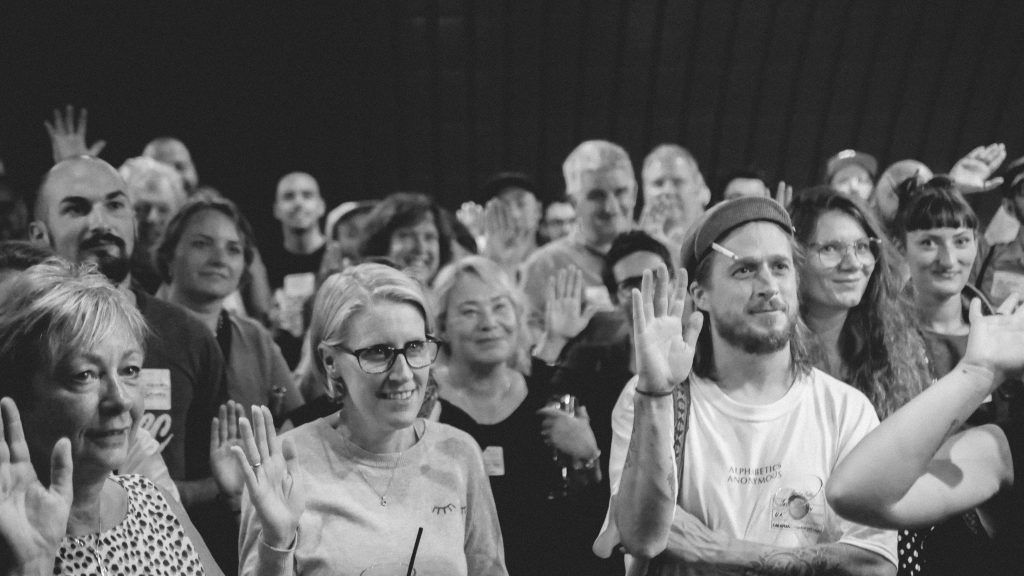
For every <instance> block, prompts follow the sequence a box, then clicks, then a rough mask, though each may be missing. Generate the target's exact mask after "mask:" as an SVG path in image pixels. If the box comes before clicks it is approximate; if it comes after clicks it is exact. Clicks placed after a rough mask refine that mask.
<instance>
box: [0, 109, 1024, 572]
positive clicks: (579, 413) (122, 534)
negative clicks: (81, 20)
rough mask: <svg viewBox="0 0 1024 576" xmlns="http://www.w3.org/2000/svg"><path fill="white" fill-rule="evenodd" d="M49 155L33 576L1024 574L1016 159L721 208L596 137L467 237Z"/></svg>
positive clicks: (13, 447)
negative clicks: (553, 191)
mask: <svg viewBox="0 0 1024 576" xmlns="http://www.w3.org/2000/svg"><path fill="white" fill-rule="evenodd" d="M46 128H47V132H48V134H49V136H50V139H51V142H52V144H53V161H54V164H53V167H52V168H50V170H49V171H48V172H47V173H46V174H45V176H44V177H43V178H42V181H41V184H40V185H39V187H38V189H37V190H32V191H29V192H28V193H25V194H19V193H17V192H16V191H13V190H11V189H10V188H9V187H7V186H6V185H2V186H0V188H2V190H0V192H2V194H0V200H2V201H3V202H4V203H5V206H4V211H3V218H2V220H0V225H2V227H3V230H2V231H0V232H2V233H0V238H3V240H2V241H0V365H2V366H4V368H5V370H4V371H3V374H2V375H0V398H2V400H0V416H2V417H0V573H2V574H9V575H19V576H24V575H29V574H32V575H42V574H76V575H77V574H110V575H117V574H222V573H236V572H237V573H239V574H259V575H291V574H346V575H347V574H351V575H374V574H376V575H385V574H405V575H406V576H408V575H410V574H419V575H421V576H427V575H504V574H511V575H513V576H517V575H526V576H529V575H540V574H544V575H563V574H565V575H568V574H573V575H577V574H583V575H597V576H600V575H612V574H628V575H631V576H638V575H645V574H646V575H652V576H653V575H674V574H707V573H714V574H889V575H892V574H900V575H908V576H909V575H945V574H1017V573H1020V571H1021V570H1022V569H1024V488H1022V484H1024V483H1022V482H1021V481H1020V480H1019V479H1018V477H1019V476H1021V475H1022V474H1024V420H1022V418H1024V412H1022V407H1024V396H1022V387H1024V385H1022V384H1021V376H1022V373H1024V227H1022V226H1021V223H1022V222H1024V158H1022V159H1021V160H1018V161H1015V162H1010V163H1008V164H1007V165H1006V166H1005V167H1004V166H1003V164H1004V160H1005V159H1006V150H1005V148H1004V147H1003V146H1002V145H1000V144H992V145H988V146H980V147H978V148H976V149H975V150H972V151H970V152H969V153H968V154H967V155H965V156H964V157H963V158H962V159H960V160H959V161H958V162H957V163H956V164H955V165H954V166H952V167H950V168H949V169H948V170H946V171H945V172H943V170H937V172H940V173H939V174H938V175H936V174H934V173H933V170H931V169H930V168H929V167H928V166H926V165H924V164H923V163H921V162H919V161H916V160H901V161H898V162H895V163H893V164H892V165H890V166H889V167H888V168H886V169H884V170H881V172H880V171H879V164H878V162H877V160H876V159H875V158H874V157H872V156H871V155H870V154H867V153H865V152H861V151H855V150H844V151H841V152H838V153H837V154H835V155H834V156H833V157H831V158H829V159H827V160H826V161H825V162H824V163H823V166H822V179H821V181H819V182H809V183H804V184H806V185H805V186H798V187H796V188H795V189H794V187H793V186H790V185H787V184H786V183H783V182H778V183H776V182H772V181H770V180H769V178H768V177H767V176H766V175H765V174H764V173H763V172H762V171H760V170H758V169H757V168H752V167H742V168H737V169H736V170H734V171H732V172H730V173H729V176H728V177H727V178H725V179H724V180H722V181H720V182H718V183H717V184H716V189H715V190H712V189H711V187H710V186H709V184H708V183H707V181H706V180H705V178H704V176H703V175H702V174H701V171H700V168H699V165H698V162H697V160H696V158H695V157H694V156H693V154H691V153H690V152H689V151H688V150H686V149H685V148H683V147H681V146H679V145H676V144H663V145H660V146H657V147H656V148H654V149H653V150H652V151H650V153H649V154H648V155H647V156H646V158H645V159H644V161H643V163H642V164H641V165H640V166H641V170H640V174H639V176H640V178H639V179H638V178H637V175H636V173H635V172H634V167H633V163H632V161H631V159H630V155H629V154H628V153H627V152H626V150H624V149H623V148H622V147H621V146H618V145H616V144H614V143H612V142H608V141H604V140H590V141H586V142H583V143H580V144H579V145H578V146H577V147H576V148H575V149H573V150H572V151H571V152H569V153H568V155H567V157H566V158H565V160H564V164H563V175H564V180H565V187H564V190H562V191H560V192H562V193H561V194H559V195H558V197H557V198H555V199H550V198H551V196H552V195H550V194H545V193H544V192H543V191H542V190H541V189H540V188H539V187H538V186H537V184H536V183H535V181H534V180H533V179H532V178H531V177H530V176H529V175H528V174H525V173H522V172H512V171H505V172H499V173H496V174H494V175H493V176H492V177H491V178H489V179H487V180H486V181H485V182H483V183H482V185H481V186H480V188H479V190H475V191H472V192H471V193H468V194H467V195H469V196H471V198H472V199H471V201H468V202H465V203H463V204H462V205H461V206H459V207H457V209H454V210H453V209H452V208H453V207H449V206H445V205H444V201H445V200H446V199H445V198H441V199H438V198H434V197H431V196H429V195H426V194H422V193H417V192H395V193H392V194H389V195H387V196H385V197H383V198H379V199H375V198H365V197H364V198H344V199H343V200H344V201H343V202H341V203H339V204H338V205H337V206H336V207H333V208H331V209H330V210H328V208H329V206H328V205H327V202H326V201H325V196H324V194H323V193H322V191H321V190H320V187H319V183H318V182H317V180H316V178H315V177H314V176H313V175H311V174H308V173H305V172H291V173H288V174H285V175H283V176H282V177H281V179H280V181H279V182H278V183H277V186H276V189H275V190H274V195H273V215H274V218H275V219H276V220H277V221H278V222H280V226H281V234H280V236H278V235H276V234H268V233H266V232H267V231H257V230H254V229H253V227H252V226H251V225H250V224H249V222H248V220H247V219H246V217H245V216H244V215H243V213H242V211H241V210H239V208H238V206H237V205H236V204H235V203H234V202H232V201H231V200H229V199H228V198H227V197H225V196H224V195H223V194H222V193H221V192H220V191H218V190H217V189H215V188H214V187H211V186H209V185H208V184H206V183H205V182H203V181H202V180H201V179H200V178H199V175H198V172H197V170H196V165H195V164H194V163H193V161H192V158H191V155H190V152H189V150H188V148H187V147H186V145H185V144H184V143H182V142H180V141H179V140H176V139H174V138H169V137H161V138H156V139H154V140H152V141H151V142H150V143H149V144H148V145H147V146H146V147H145V148H144V149H143V150H142V153H141V155H140V156H138V157H134V158H129V159H126V160H124V161H123V162H121V163H120V165H119V166H115V165H114V164H111V163H109V162H108V161H106V160H104V159H101V158H100V154H101V152H102V148H103V144H102V142H100V143H96V144H93V145H91V146H90V145H89V144H88V141H87V138H86V117H85V112H84V110H83V111H76V110H74V109H73V108H71V107H68V108H67V109H65V110H57V111H55V112H54V117H53V120H52V121H51V122H47V123H46ZM267 196H268V199H269V197H270V194H269V192H268V195H267ZM367 196H372V194H367ZM542 199H549V200H550V201H549V202H548V203H547V204H546V205H545V204H543V203H542ZM713 199H716V200H717V202H715V203H714V204H712V200H713ZM254 200H255V199H254ZM439 200H440V201H439ZM638 201H639V202H640V206H637V204H638ZM268 239H269V240H268ZM275 240H276V241H275Z"/></svg>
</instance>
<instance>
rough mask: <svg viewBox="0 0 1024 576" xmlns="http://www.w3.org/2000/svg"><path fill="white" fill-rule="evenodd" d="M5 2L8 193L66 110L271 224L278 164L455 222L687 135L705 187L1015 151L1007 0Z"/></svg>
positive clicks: (125, 149)
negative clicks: (606, 154)
mask: <svg viewBox="0 0 1024 576" xmlns="http://www.w3.org/2000/svg"><path fill="white" fill-rule="evenodd" d="M11 4H12V3H4V5H3V6H2V7H0V154H2V157H3V159H4V160H5V164H6V167H7V171H8V173H9V175H10V176H11V178H12V179H13V180H14V181H15V182H16V183H19V184H20V185H21V186H23V187H30V186H33V185H34V184H35V183H36V182H37V181H38V179H39V177H40V175H41V174H42V172H43V171H44V170H45V169H46V168H47V167H48V163H49V157H50V151H49V144H48V141H47V138H46V133H45V131H44V129H43V120H45V119H46V118H48V117H49V115H50V111H51V110H52V108H53V107H54V106H59V105H63V104H65V103H74V104H76V105H80V106H85V107H87V108H88V109H89V112H90V126H89V128H90V141H91V140H93V139H98V138H102V139H105V140H107V141H108V142H109V144H108V146H107V148H106V150H105V151H104V152H103V154H102V156H103V157H104V158H106V159H107V160H108V161H110V162H112V163H114V164H120V162H122V161H123V160H124V159H125V158H127V157H129V156H134V155H137V154H138V153H140V151H141V149H142V147H143V145H144V144H145V143H146V142H147V141H148V140H149V139H150V138H152V137H154V136H158V135H175V136H177V137H179V138H181V139H182V140H184V141H185V142H186V143H187V144H188V145H189V147H190V148H191V149H192V152H193V155H194V157H195V160H196V164H197V166H198V169H199V172H200V176H201V177H202V179H203V180H204V181H205V182H206V183H208V184H211V185H213V186H215V187H217V188H219V189H221V190H222V191H223V192H225V193H226V194H227V195H228V196H229V197H231V198H233V199H235V200H237V201H239V202H240V203H241V204H242V206H243V208H244V209H245V210H246V211H247V213H248V214H249V216H250V217H251V218H252V219H253V220H254V223H255V224H256V225H257V226H258V227H261V228H264V229H273V228H275V225H274V222H273V220H272V218H271V216H270V202H271V199H272V195H273V188H274V185H275V182H276V180H277V178H278V177H279V176H281V175H282V174H283V173H285V172H287V171H291V170H299V169H301V170H307V171H310V172H312V173H313V174H314V175H315V176H317V178H319V180H320V181H321V184H322V187H323V190H324V194H325V196H326V197H327V199H328V203H329V204H330V205H334V204H337V203H338V202H341V201H344V200H349V199H359V198H367V197H379V196H382V195H384V194H386V193H388V192H391V191H394V190H399V189H412V190H423V191H427V192H431V193H433V194H435V195H436V196H437V197H438V198H439V199H440V200H441V201H442V203H444V204H446V205H447V206H449V207H457V206H458V204H459V203H460V202H461V201H462V200H464V199H466V198H468V197H469V196H470V194H471V192H472V190H473V189H475V188H476V187H477V186H478V184H479V183H480V182H481V181H482V180H483V179H484V178H485V177H486V176H487V175H488V174H489V173H491V172H493V171H496V170H499V169H509V168H518V169H523V170H526V171H528V172H531V173H533V174H535V175H536V177H537V178H538V179H539V181H540V182H541V184H542V185H543V188H544V195H545V196H546V197H548V198H550V197H553V196H554V195H555V194H557V193H559V192H560V191H561V189H562V186H563V182H562V177H561V162H562V160H563V158H564V157H565V155H566V154H567V153H568V152H569V151H570V150H571V149H572V147H573V146H575V145H576V144H577V143H578V142H580V141H581V140H584V139H588V138H607V139H610V140H613V141H616V142H619V143H620V144H622V145H623V146H624V147H625V148H626V149H627V150H628V151H629V152H630V154H631V155H632V156H633V159H634V161H635V162H637V163H639V162H640V161H641V160H642V159H643V156H644V154H645V153H646V152H647V151H648V150H649V149H650V148H651V147H652V146H653V145H656V144H658V143H660V142H678V143H680V144H683V145H684V146H687V147H689V148H690V149H691V150H692V151H693V153H694V154H695V155H696V157H697V159H698V160H699V162H700V164H701V167H702V169H703V170H704V173H705V174H706V175H707V176H708V177H709V180H710V181H711V182H712V183H715V182H717V180H718V178H719V177H721V176H722V175H723V174H724V173H726V172H728V171H729V170H731V169H733V168H737V167H741V166H745V165H751V164H753V165H757V166H760V167H762V168H763V169H765V170H766V171H767V172H768V174H769V175H770V176H771V177H773V178H784V179H786V180H787V181H790V182H793V183H797V184H803V183H810V182H811V181H812V180H814V179H816V178H817V177H818V175H819V171H820V165H821V161H822V159H823V158H825V157H826V156H828V155H829V154H831V153H833V152H835V151H837V150H839V149H841V148H846V147H856V148H859V149H863V150H866V151H869V152H871V153H874V154H876V155H877V156H878V157H879V159H880V160H881V161H882V162H883V163H888V162H890V161H894V160H898V159H901V158H905V157H915V158H919V159H921V160H923V161H925V162H926V163H928V164H929V165H931V166H933V167H934V168H935V169H936V170H938V171H943V170H946V169H948V167H949V166H950V164H951V163H952V162H953V161H955V159H956V158H958V157H959V156H960V155H962V154H963V153H965V152H966V151H968V150H969V149H971V148H973V147H974V146H976V145H978V144H983V143H989V142H994V141H1002V142H1005V143H1006V144H1007V146H1008V148H1009V151H1010V155H1011V157H1014V156H1019V155H1022V154H1024V99H1022V98H1021V95H1022V93H1024V71H1022V63H1024V58H1022V55H1024V50H1022V48H1024V2H1020V1H1019V0H910V1H895V0H871V1H864V0H860V1H854V0H846V1H842V0H827V1H811V0H808V1H796V0H783V1H770V0H682V1H675V0H672V1H670V0H644V1H639V0H616V1H609V0H605V1H597V0H593V1H584V0H565V1H548V2H544V1H540V0H410V1H401V2H399V1H379V0H363V1H360V2H353V1H341V2H332V3H322V5H318V6H317V7H312V6H303V5H299V3H288V4H285V3H281V4H276V5H261V3H242V2H232V3H213V2H205V3H196V4H195V5H188V4H184V3H171V2H165V3H159V4H157V3H128V2H124V3H118V4H99V3H83V2H63V3H60V4H56V3H54V4H50V3H24V5H23V6H22V5H19V6H12V5H11ZM717 193H718V191H717V190H716V194H717Z"/></svg>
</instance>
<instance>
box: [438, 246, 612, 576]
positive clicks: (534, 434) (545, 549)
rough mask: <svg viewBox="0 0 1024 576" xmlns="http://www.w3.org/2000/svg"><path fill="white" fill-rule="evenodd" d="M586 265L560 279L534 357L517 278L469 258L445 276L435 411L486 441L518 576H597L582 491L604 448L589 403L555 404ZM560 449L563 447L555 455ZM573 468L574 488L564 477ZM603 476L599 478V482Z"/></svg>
mask: <svg viewBox="0 0 1024 576" xmlns="http://www.w3.org/2000/svg"><path fill="white" fill-rule="evenodd" d="M582 292H583V280H582V275H581V274H580V273H579V272H576V273H570V272H568V271H565V270H563V271H561V272H560V273H559V275H558V277H557V278H554V279H552V280H551V282H550V284H549V287H548V298H547V302H548V305H547V311H546V316H547V321H546V323H545V326H546V330H547V332H546V333H545V334H544V335H543V336H542V341H541V342H540V343H539V345H538V347H537V350H536V353H535V354H536V356H535V357H534V359H533V361H532V363H530V364H529V365H528V364H527V355H528V353H527V350H528V349H529V348H528V347H529V341H528V337H529V336H528V335H529V332H528V331H527V329H526V326H525V320H526V314H525V312H524V310H523V304H522V300H521V296H520V295H519V293H518V291H517V290H516V289H515V288H514V285H513V283H512V280H511V279H510V278H509V277H508V275H507V273H506V272H505V271H504V270H503V269H502V268H501V267H500V266H498V265H497V264H495V263H494V262H492V261H491V260H488V259H487V258H483V257H479V256H470V257H466V258H463V259H461V260H459V261H457V262H455V263H454V264H453V265H452V266H451V267H450V268H449V269H447V270H445V271H443V272H442V273H441V274H440V275H439V276H438V282H437V288H436V299H437V303H438V306H437V307H438V310H437V325H438V335H439V336H440V337H441V338H442V341H443V342H444V344H443V347H442V348H443V354H442V357H441V359H440V361H439V366H438V368H437V369H435V370H434V371H433V372H432V374H431V377H432V380H433V381H434V382H435V383H436V386H437V391H438V396H439V397H438V400H437V404H436V406H435V407H434V415H435V416H438V417H439V419H440V421H441V422H442V423H446V424H450V425H452V426H455V427H456V428H459V429H462V430H465V431H466V432H468V433H469V434H470V436H472V437H473V438H474V439H475V440H476V441H477V442H478V443H479V445H480V448H481V449H482V450H483V452H484V463H485V466H486V469H487V474H488V476H489V477H490V481H491V488H492V491H493V493H494V500H495V505H496V506H497V509H498V519H499V520H500V521H501V528H502V535H503V536H504V539H505V554H506V561H507V564H508V568H509V572H510V573H512V574H559V575H560V574H593V573H595V572H594V571H593V570H592V569H590V568H589V564H588V563H590V562H592V561H596V560H597V559H596V558H595V557H594V555H593V554H592V553H591V551H590V540H591V538H592V536H593V535H592V534H589V533H585V532H586V531H585V530H580V529H579V513H578V511H577V510H576V509H575V508H574V506H575V505H576V503H577V502H578V500H577V499H576V498H575V495H577V494H578V493H579V492H580V491H582V490H585V489H586V488H585V487H586V486H588V485H589V484H590V483H591V482H593V481H596V480H598V479H599V474H600V468H599V467H598V466H597V463H598V458H599V457H600V455H601V452H600V450H599V449H598V447H597V441H596V440H595V439H594V434H593V432H592V430H591V428H590V424H589V418H588V417H587V412H586V408H583V407H582V406H580V407H577V408H576V410H575V412H574V413H571V414H570V413H566V412H563V411H562V410H560V409H559V408H558V407H557V405H555V406H552V405H550V404H549V400H550V396H551V393H552V389H551V386H550V379H551V376H552V374H553V371H554V368H553V367H552V366H551V365H550V364H549V363H548V362H554V361H555V360H556V359H557V358H558V356H559V353H560V352H561V349H562V347H563V346H564V344H565V343H566V342H567V341H568V340H569V339H570V338H572V337H573V336H575V335H577V334H578V333H579V332H580V331H581V330H582V329H583V327H584V326H586V324H587V321H588V320H589V314H584V313H582V312H581V302H582ZM553 450H557V452H558V454H559V462H555V461H554V453H553ZM563 466H564V467H565V474H566V475H567V477H566V480H567V481H568V488H569V489H568V490H567V492H566V493H565V494H564V495H563V494H552V491H553V490H555V491H556V492H557V491H558V490H559V489H560V488H562V487H560V486H559V483H560V481H561V476H560V474H561V473H562V472H561V470H562V467H563ZM595 483H596V482H595Z"/></svg>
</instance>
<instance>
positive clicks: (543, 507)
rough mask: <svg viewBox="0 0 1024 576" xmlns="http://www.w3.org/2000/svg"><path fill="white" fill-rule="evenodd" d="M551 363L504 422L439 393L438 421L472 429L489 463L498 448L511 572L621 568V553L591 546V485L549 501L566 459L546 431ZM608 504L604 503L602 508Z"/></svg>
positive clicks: (539, 370)
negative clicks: (482, 419) (605, 556)
mask: <svg viewBox="0 0 1024 576" xmlns="http://www.w3.org/2000/svg"><path fill="white" fill-rule="evenodd" d="M550 371H551V369H550V368H549V367H547V366H544V365H543V364H541V363H539V362H535V363H534V370H533V373H532V375H531V376H530V377H527V388H528V390H529V391H528V393H527V396H526V398H525V399H523V401H522V403H521V404H520V405H519V406H518V407H517V408H516V410H515V411H514V412H512V414H510V415H509V416H508V418H506V419H505V420H503V421H501V422H499V423H497V424H480V423H478V422H477V421H476V420H474V419H473V418H472V417H471V416H470V415H469V414H467V413H466V412H464V411H462V410H461V409H459V408H458V407H456V406H455V405H454V404H451V403H449V402H448V401H446V400H444V399H441V400H440V403H441V416H440V421H441V422H443V423H445V424H449V425H451V426H454V427H456V428H459V429H460V430H463V431H465V432H467V433H468V434H469V435H470V436H472V437H473V439H474V440H476V441H477V443H478V444H479V445H480V449H481V450H483V451H484V452H485V457H484V460H485V464H487V467H488V470H489V473H491V472H493V470H492V467H491V465H490V464H489V463H491V462H493V461H494V459H495V458H497V457H496V456H495V454H496V453H497V452H498V449H500V452H501V458H500V461H501V463H502V464H503V465H504V475H501V476H495V475H491V476H490V480H491V490H492V492H493V493H494V503H495V505H496V507H497V509H498V519H499V521H500V522H501V534H502V538H503V539H504V541H505V562H506V565H507V567H508V571H509V574H510V575H511V576H516V575H520V574H522V575H531V574H551V575H562V574H566V575H568V574H573V575H576V574H588V575H591V574H621V573H622V561H621V559H613V560H611V561H605V560H602V559H600V558H598V557H597V556H595V555H594V553H593V551H592V549H591V546H592V544H593V541H594V538H595V537H596V536H597V531H598V530H597V529H598V528H600V525H598V526H597V527H596V528H595V527H593V526H591V523H590V522H588V521H587V518H586V517H587V514H588V513H591V514H592V512H593V511H592V510H590V509H589V508H591V507H592V506H593V504H594V502H593V501H592V500H593V498H592V496H591V495H590V494H591V493H592V492H593V490H592V489H591V488H589V487H584V488H573V489H570V490H569V493H568V495H567V496H564V497H560V498H555V499H549V498H548V495H549V493H550V492H551V491H552V489H555V491H556V492H557V489H558V488H559V487H560V479H561V472H560V469H561V467H560V465H559V464H557V463H555V462H554V460H553V451H552V449H551V448H550V447H549V446H547V445H546V444H545V443H544V440H543V438H542V437H541V433H540V432H541V428H540V425H541V417H540V416H538V415H537V411H538V410H540V409H541V408H543V407H544V406H545V405H546V404H547V402H548V399H549V398H550V396H551V395H552V394H551V390H550V388H549V386H548V380H549V377H550ZM605 509H607V501H605V502H603V503H602V507H601V508H600V512H601V514H603V512H604V510H605Z"/></svg>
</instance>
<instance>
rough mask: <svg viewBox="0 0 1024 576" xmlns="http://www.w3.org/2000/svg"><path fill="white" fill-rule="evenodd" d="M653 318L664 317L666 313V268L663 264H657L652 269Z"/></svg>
mask: <svg viewBox="0 0 1024 576" xmlns="http://www.w3.org/2000/svg"><path fill="white" fill-rule="evenodd" d="M654 280H655V282H654V302H653V309H654V317H655V318H658V317H661V316H664V315H665V314H666V313H667V312H668V304H669V302H668V299H669V284H668V268H666V267H665V264H664V263H659V264H658V267H657V268H655V269H654Z"/></svg>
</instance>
